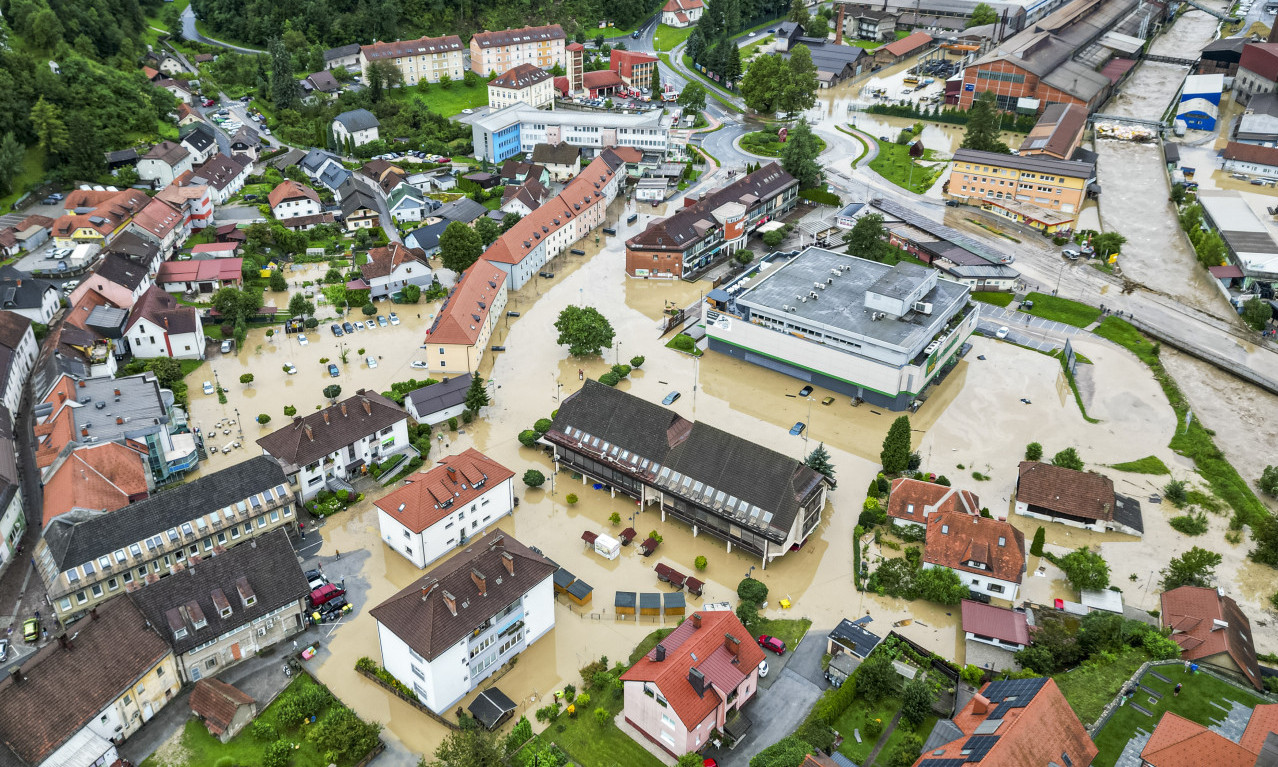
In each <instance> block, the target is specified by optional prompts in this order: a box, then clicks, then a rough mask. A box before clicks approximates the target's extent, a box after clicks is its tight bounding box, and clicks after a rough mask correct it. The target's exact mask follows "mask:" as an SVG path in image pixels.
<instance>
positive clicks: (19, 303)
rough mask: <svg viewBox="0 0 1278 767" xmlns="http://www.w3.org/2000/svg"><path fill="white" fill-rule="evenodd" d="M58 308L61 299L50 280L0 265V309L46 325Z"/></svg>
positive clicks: (56, 288)
mask: <svg viewBox="0 0 1278 767" xmlns="http://www.w3.org/2000/svg"><path fill="white" fill-rule="evenodd" d="M60 308H62V300H61V298H60V297H59V294H58V287H57V286H56V285H54V284H53V283H52V282H48V281H46V280H38V279H35V278H33V277H27V276H25V275H24V274H23V273H22V272H19V271H18V270H17V269H15V268H13V266H4V267H0V310H4V311H6V312H12V313H14V314H20V315H22V316H23V317H26V318H27V319H29V320H31V321H32V322H39V323H40V324H42V325H48V324H49V320H51V319H53V315H54V314H57V312H58V309H60Z"/></svg>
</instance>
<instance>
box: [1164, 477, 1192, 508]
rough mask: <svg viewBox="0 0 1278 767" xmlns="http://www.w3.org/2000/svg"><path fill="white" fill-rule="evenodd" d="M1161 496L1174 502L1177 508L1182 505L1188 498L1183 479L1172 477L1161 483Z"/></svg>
mask: <svg viewBox="0 0 1278 767" xmlns="http://www.w3.org/2000/svg"><path fill="white" fill-rule="evenodd" d="M1163 497H1164V498H1166V499H1167V500H1169V501H1171V502H1172V503H1173V504H1175V506H1176V508H1178V509H1179V508H1181V507H1182V506H1184V505H1185V501H1187V500H1188V499H1189V493H1188V491H1187V490H1186V489H1185V482H1184V480H1179V479H1173V480H1171V481H1170V482H1168V483H1167V484H1165V485H1163Z"/></svg>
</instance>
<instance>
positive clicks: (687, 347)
mask: <svg viewBox="0 0 1278 767" xmlns="http://www.w3.org/2000/svg"><path fill="white" fill-rule="evenodd" d="M670 346H672V347H673V348H675V349H678V350H679V351H681V352H688V353H692V350H693V349H696V348H697V342H696V341H693V340H692V336H690V335H688V334H686V333H680V334H679V335H677V336H675V337H674V339H673V340H671V341H670Z"/></svg>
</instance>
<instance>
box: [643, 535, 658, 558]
mask: <svg viewBox="0 0 1278 767" xmlns="http://www.w3.org/2000/svg"><path fill="white" fill-rule="evenodd" d="M639 548H641V549H643V555H644V556H645V557H650V556H652V552H654V551H656V550H657V539H656V538H651V537H650V538H648V540H646V541H644V542H643V543H641V544H639Z"/></svg>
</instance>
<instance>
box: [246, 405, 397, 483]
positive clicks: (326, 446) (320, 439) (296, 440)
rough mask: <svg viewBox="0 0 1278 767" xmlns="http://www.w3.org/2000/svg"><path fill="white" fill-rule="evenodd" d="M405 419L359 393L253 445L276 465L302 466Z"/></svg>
mask: <svg viewBox="0 0 1278 767" xmlns="http://www.w3.org/2000/svg"><path fill="white" fill-rule="evenodd" d="M406 418H408V414H407V413H405V412H404V409H403V408H402V407H400V406H399V405H396V404H395V403H394V402H392V401H391V400H388V399H386V398H385V397H383V396H382V395H380V394H377V393H376V392H372V391H367V390H365V389H360V390H359V391H357V392H355V396H353V397H348V398H347V399H344V400H342V401H341V402H339V403H337V404H336V405H331V406H329V407H326V408H324V409H323V410H321V411H319V412H317V413H311V414H310V415H308V416H305V417H297V418H294V419H293V422H292V423H290V424H289V425H287V426H284V427H282V428H279V429H276V430H275V431H273V432H271V433H270V434H267V435H266V436H265V437H262V438H261V439H259V440H258V441H257V444H259V445H261V446H262V449H263V450H265V451H266V452H267V453H270V454H271V456H272V457H273V458H275V459H276V460H277V461H279V462H280V463H284V464H291V465H293V466H305V465H307V464H309V463H312V462H314V461H318V460H320V459H321V458H323V457H324V456H326V455H328V454H329V453H332V452H334V451H336V450H339V449H341V448H344V447H346V446H347V445H350V444H354V443H355V442H356V441H358V440H361V439H363V438H364V437H367V436H369V435H370V434H376V433H377V432H378V431H381V430H382V429H385V428H386V427H388V426H390V425H392V424H394V423H397V422H399V421H401V420H404V419H406Z"/></svg>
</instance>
